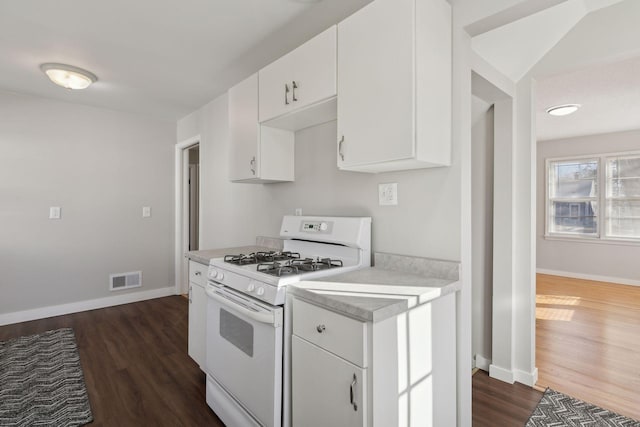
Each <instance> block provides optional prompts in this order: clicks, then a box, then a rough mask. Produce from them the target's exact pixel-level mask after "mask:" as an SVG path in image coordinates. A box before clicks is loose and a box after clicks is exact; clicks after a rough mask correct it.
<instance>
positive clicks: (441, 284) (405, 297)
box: [287, 254, 461, 322]
mask: <svg viewBox="0 0 640 427" xmlns="http://www.w3.org/2000/svg"><path fill="white" fill-rule="evenodd" d="M389 261H391V262H389ZM445 263H449V264H451V265H450V266H446V265H445ZM376 265H377V266H376V267H369V268H364V269H361V270H355V271H351V272H348V273H344V274H339V275H336V276H330V277H326V278H323V279H319V280H317V281H304V282H299V283H296V284H294V285H290V286H289V287H288V288H287V292H289V293H290V294H292V295H294V296H298V297H300V298H304V299H305V300H307V301H310V302H312V303H315V304H318V305H320V306H323V307H326V308H329V309H331V310H333V311H336V312H339V313H343V314H345V315H347V316H350V317H353V318H356V319H358V320H362V321H372V322H379V321H381V320H384V319H387V318H389V317H391V316H394V315H396V314H400V313H402V312H405V311H407V310H409V309H410V308H411V307H414V306H416V305H419V304H424V303H426V302H429V301H432V300H434V299H436V298H440V297H442V296H444V295H448V294H451V293H453V292H456V291H458V290H460V287H461V284H460V281H459V280H458V278H457V271H458V268H459V264H458V263H453V262H449V261H439V260H429V259H426V258H416V257H402V256H399V255H392V256H389V255H388V254H376ZM407 265H410V266H411V268H410V269H409V270H410V272H406V271H399V270H397V269H396V268H400V269H403V268H406V267H407ZM443 267H447V268H443ZM454 271H455V272H456V273H455V274H454V273H453V272H454ZM437 275H440V276H446V277H434V276H437Z"/></svg>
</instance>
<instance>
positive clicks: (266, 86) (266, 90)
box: [258, 53, 293, 122]
mask: <svg viewBox="0 0 640 427" xmlns="http://www.w3.org/2000/svg"><path fill="white" fill-rule="evenodd" d="M291 61H292V55H291V53H288V54H287V55H285V56H283V57H282V58H280V59H278V60H277V61H275V62H272V63H271V64H269V65H267V66H266V67H264V68H263V69H261V70H260V71H258V76H259V80H260V84H259V94H260V95H259V99H260V114H259V117H260V122H264V121H265V120H269V119H272V118H274V117H278V116H280V115H282V114H284V113H286V112H287V111H289V110H290V109H291V108H292V98H293V93H292V87H291V82H292V81H293V78H292V76H291V69H292V66H291ZM285 85H286V87H285ZM287 89H288V90H289V91H288V92H287Z"/></svg>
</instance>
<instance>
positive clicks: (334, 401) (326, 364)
mask: <svg viewBox="0 0 640 427" xmlns="http://www.w3.org/2000/svg"><path fill="white" fill-rule="evenodd" d="M291 345H292V351H293V354H294V355H295V356H294V357H293V360H292V381H293V384H292V388H293V393H292V399H293V402H292V403H293V405H292V407H293V425H294V426H307V427H316V426H317V427H326V426H344V427H356V426H357V427H364V426H366V425H367V423H366V421H367V417H366V411H367V394H366V391H367V387H366V381H367V375H366V373H367V370H366V369H363V368H360V367H358V366H356V365H354V364H353V363H349V362H347V361H346V360H344V359H342V358H340V357H338V356H336V355H334V354H332V353H330V352H328V351H326V350H323V349H322V348H320V347H318V346H316V345H315V344H311V343H309V342H308V341H305V340H303V339H301V338H298V337H297V336H295V335H294V336H293V337H292V344H291Z"/></svg>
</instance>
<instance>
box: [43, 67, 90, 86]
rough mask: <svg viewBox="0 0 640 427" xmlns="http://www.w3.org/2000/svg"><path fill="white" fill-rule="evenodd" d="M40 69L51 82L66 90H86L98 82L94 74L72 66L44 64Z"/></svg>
mask: <svg viewBox="0 0 640 427" xmlns="http://www.w3.org/2000/svg"><path fill="white" fill-rule="evenodd" d="M40 69H41V70H42V71H43V72H44V73H45V74H46V75H47V77H49V79H50V80H51V81H52V82H54V83H55V84H57V85H58V86H62V87H63V88H66V89H86V88H87V87H89V85H90V84H91V83H93V82H95V81H96V80H98V77H96V75H95V74H93V73H91V72H89V71H87V70H83V69H82V68H78V67H74V66H73V65H66V64H55V63H46V64H42V65H41V66H40Z"/></svg>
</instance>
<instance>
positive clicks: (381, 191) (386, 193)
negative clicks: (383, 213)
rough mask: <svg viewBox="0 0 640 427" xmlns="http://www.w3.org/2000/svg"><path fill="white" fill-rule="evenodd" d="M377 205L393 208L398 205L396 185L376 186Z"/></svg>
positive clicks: (392, 183) (395, 183)
mask: <svg viewBox="0 0 640 427" xmlns="http://www.w3.org/2000/svg"><path fill="white" fill-rule="evenodd" d="M378 204H379V205H380V206H395V205H397V204H398V183H397V182H391V183H386V184H378Z"/></svg>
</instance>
